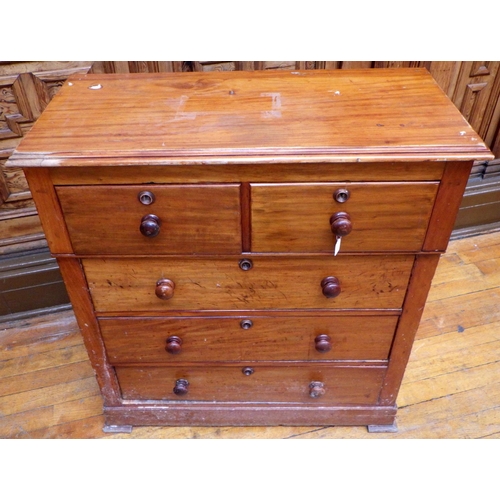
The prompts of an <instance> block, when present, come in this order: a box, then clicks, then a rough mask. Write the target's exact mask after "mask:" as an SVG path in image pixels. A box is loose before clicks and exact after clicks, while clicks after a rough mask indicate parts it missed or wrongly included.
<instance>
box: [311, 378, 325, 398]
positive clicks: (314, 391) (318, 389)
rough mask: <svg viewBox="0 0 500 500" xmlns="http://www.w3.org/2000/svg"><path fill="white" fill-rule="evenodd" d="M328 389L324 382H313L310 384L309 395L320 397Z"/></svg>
mask: <svg viewBox="0 0 500 500" xmlns="http://www.w3.org/2000/svg"><path fill="white" fill-rule="evenodd" d="M325 392H326V389H325V385H324V384H323V382H311V383H310V384H309V396H311V397H312V398H319V397H321V396H323V394H325Z"/></svg>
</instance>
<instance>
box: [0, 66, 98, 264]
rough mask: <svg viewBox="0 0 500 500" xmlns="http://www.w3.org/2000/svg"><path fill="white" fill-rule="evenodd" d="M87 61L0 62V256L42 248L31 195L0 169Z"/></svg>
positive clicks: (13, 173)
mask: <svg viewBox="0 0 500 500" xmlns="http://www.w3.org/2000/svg"><path fill="white" fill-rule="evenodd" d="M90 65H91V63H90V62H57V61H54V62H20V63H1V64H0V234H1V236H0V255H1V254H3V253H11V252H15V251H20V250H23V251H24V250H31V249H34V248H39V247H43V246H45V240H44V237H43V233H42V229H41V227H40V222H39V220H38V216H37V213H36V209H35V207H34V204H33V200H32V199H31V193H30V191H29V188H28V185H27V183H26V180H25V178H24V175H23V173H22V171H21V170H19V169H9V170H6V169H4V168H3V167H4V165H5V162H6V161H7V159H8V157H9V156H10V154H11V153H12V151H13V150H14V149H15V148H16V146H17V145H18V144H19V142H20V140H21V139H22V137H23V136H24V135H25V134H26V132H27V131H28V130H29V129H30V128H31V127H32V125H33V123H35V121H36V120H37V118H38V117H39V116H40V115H41V113H42V112H43V110H44V109H45V107H46V106H47V104H48V103H49V102H50V100H51V99H52V97H54V95H55V94H56V93H57V91H58V90H59V88H60V87H61V85H62V84H63V82H64V81H65V80H66V78H67V77H68V76H69V75H71V74H74V73H76V72H87V71H88V70H89V68H90Z"/></svg>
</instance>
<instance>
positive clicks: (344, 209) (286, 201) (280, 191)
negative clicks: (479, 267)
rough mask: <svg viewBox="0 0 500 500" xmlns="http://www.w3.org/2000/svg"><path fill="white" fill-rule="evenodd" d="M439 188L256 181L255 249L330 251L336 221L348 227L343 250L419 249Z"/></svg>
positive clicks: (433, 184) (403, 184)
mask: <svg viewBox="0 0 500 500" xmlns="http://www.w3.org/2000/svg"><path fill="white" fill-rule="evenodd" d="M437 188H438V183H437V182H400V183H398V182H378V183H370V182H368V183H338V184H337V183H298V184H252V186H251V199H252V201H251V218H252V243H251V245H252V251H253V252H332V251H333V248H334V246H335V241H336V236H335V234H334V233H333V231H338V230H339V229H338V226H337V227H335V225H336V224H340V226H343V227H344V228H345V227H348V231H349V230H350V233H349V234H348V235H346V236H344V237H343V238H342V243H341V250H340V251H341V252H342V251H344V252H367V251H412V252H413V251H419V250H420V249H421V248H422V243H423V241H424V237H425V234H426V231H427V225H428V222H429V218H430V214H431V211H432V207H433V204H434V198H435V196H436V193H437ZM336 193H337V194H336ZM336 197H337V198H338V199H339V200H340V201H336V199H335V198H336ZM343 200H346V201H343ZM342 213H344V214H347V215H342ZM335 214H340V215H339V216H338V217H335ZM331 219H336V222H334V228H333V229H332V223H331Z"/></svg>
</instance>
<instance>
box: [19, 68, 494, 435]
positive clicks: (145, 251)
mask: <svg viewBox="0 0 500 500" xmlns="http://www.w3.org/2000/svg"><path fill="white" fill-rule="evenodd" d="M132 96H141V100H142V104H143V105H142V106H135V105H134V102H133V99H134V97H132ZM144 109H147V110H148V113H147V115H145V114H144ZM492 157H493V156H492V155H491V153H490V152H489V150H488V149H487V148H486V146H485V145H484V143H483V142H482V141H481V140H480V139H479V137H478V136H477V135H476V134H475V132H474V131H473V130H472V128H471V127H470V126H469V125H468V124H467V123H465V122H464V120H463V118H462V116H461V115H460V113H459V112H458V111H457V109H456V108H455V107H454V106H453V105H452V104H451V103H450V101H449V100H448V99H447V98H446V96H445V95H444V94H443V93H442V92H441V91H440V90H439V89H438V88H437V86H436V84H435V82H434V81H433V80H432V79H431V78H430V77H429V76H428V74H427V73H426V72H425V71H423V70H420V69H417V70H414V69H410V70H408V69H406V70H401V69H393V70H384V71H376V70H370V71H369V72H367V71H364V70H359V71H347V70H345V71H342V72H340V73H339V72H330V71H322V72H315V71H312V72H307V71H302V70H300V71H292V72H252V73H245V72H239V73H237V74H231V73H224V74H215V73H212V74H203V73H200V74H196V75H192V74H191V75H190V74H181V75H175V74H173V75H160V74H158V75H149V76H147V77H144V76H143V75H126V76H123V75H121V76H118V75H88V76H85V77H82V78H79V79H72V81H70V82H68V83H67V84H66V85H65V86H64V87H63V88H62V89H61V91H60V92H59V93H58V95H57V96H56V98H54V99H53V100H52V101H51V103H50V105H49V106H48V107H47V109H46V110H45V112H44V113H43V115H42V116H41V118H40V119H39V120H38V121H37V123H36V125H35V126H34V127H33V129H32V131H31V133H30V134H29V135H28V136H27V137H26V138H25V140H24V141H23V142H22V144H21V146H20V147H19V148H18V150H17V151H16V152H15V153H14V154H13V155H12V156H11V159H10V161H9V165H10V166H12V167H23V168H24V169H25V171H26V173H27V177H28V180H29V182H30V186H31V189H32V191H33V197H34V199H35V201H36V203H37V207H38V209H39V211H40V216H41V219H42V223H43V226H44V229H45V231H46V232H47V239H48V241H49V245H50V247H51V251H52V252H53V253H54V254H55V255H57V257H58V260H59V262H60V266H61V271H62V273H63V276H64V279H65V281H66V283H67V286H68V292H69V294H70V297H71V300H72V302H73V305H74V309H75V313H76V315H77V318H78V321H79V325H80V327H81V329H82V333H83V335H84V339H85V342H86V347H87V349H88V351H89V356H90V359H91V362H92V364H93V366H94V369H95V370H96V375H97V378H98V381H99V384H100V386H101V390H102V393H103V395H104V400H105V415H106V423H107V425H108V426H112V428H115V429H117V430H118V429H123V428H124V427H123V426H125V427H126V426H129V425H279V424H288V425H379V426H380V425H381V426H390V425H392V424H393V423H394V417H395V414H396V408H395V402H396V396H397V393H398V390H399V386H400V384H401V380H402V377H403V375H404V370H405V366H406V363H407V361H408V356H409V354H410V351H411V346H412V343H413V337H414V334H415V331H416V328H417V326H418V322H419V319H420V315H421V312H422V310H423V307H424V304H425V300H426V296H427V292H428V289H429V286H430V282H431V279H432V276H433V273H434V269H435V267H436V264H437V262H438V259H439V253H440V252H443V251H444V249H445V248H446V244H447V241H448V238H449V234H450V232H451V228H452V225H453V221H454V217H455V215H456V211H457V209H458V205H459V203H460V197H461V196H462V193H463V189H464V187H465V183H466V181H467V178H468V173H469V170H470V166H471V162H472V160H489V159H491V158H492ZM54 186H55V187H54ZM61 206H62V208H61ZM339 213H341V215H339ZM335 214H337V215H335ZM338 235H339V236H342V240H341V250H340V254H339V255H338V256H336V257H334V256H333V248H334V244H335V241H336V236H338ZM334 277H335V278H336V279H337V280H338V281H335V280H332V279H330V280H326V281H325V278H334ZM339 292H340V293H339ZM158 295H159V297H160V298H158ZM325 295H326V296H325ZM101 330H102V331H101ZM115 373H117V374H118V379H117V378H116V376H115ZM118 380H119V382H118ZM121 396H123V397H124V398H125V400H122V399H121ZM113 426H116V427H113Z"/></svg>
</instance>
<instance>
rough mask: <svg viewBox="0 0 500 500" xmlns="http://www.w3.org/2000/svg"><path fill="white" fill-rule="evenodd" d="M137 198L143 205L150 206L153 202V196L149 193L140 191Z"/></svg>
mask: <svg viewBox="0 0 500 500" xmlns="http://www.w3.org/2000/svg"><path fill="white" fill-rule="evenodd" d="M138 198H139V201H140V202H141V203H142V204H143V205H151V203H153V202H154V201H155V195H154V194H153V193H152V192H151V191H141V192H140V193H139V196H138Z"/></svg>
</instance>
